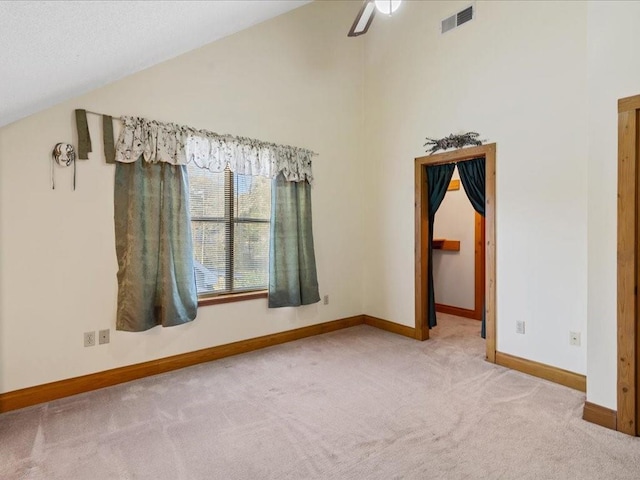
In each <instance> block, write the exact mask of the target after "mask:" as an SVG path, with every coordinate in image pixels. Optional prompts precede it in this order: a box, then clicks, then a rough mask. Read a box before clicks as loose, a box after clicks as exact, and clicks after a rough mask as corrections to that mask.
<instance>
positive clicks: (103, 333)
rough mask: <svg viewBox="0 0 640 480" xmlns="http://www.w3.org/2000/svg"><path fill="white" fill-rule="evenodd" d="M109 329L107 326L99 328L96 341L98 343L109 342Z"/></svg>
mask: <svg viewBox="0 0 640 480" xmlns="http://www.w3.org/2000/svg"><path fill="white" fill-rule="evenodd" d="M109 333H110V330H109V329H108V328H107V329H106V330H100V331H99V332H98V343H99V344H100V345H104V344H105V343H109V337H110V335H109Z"/></svg>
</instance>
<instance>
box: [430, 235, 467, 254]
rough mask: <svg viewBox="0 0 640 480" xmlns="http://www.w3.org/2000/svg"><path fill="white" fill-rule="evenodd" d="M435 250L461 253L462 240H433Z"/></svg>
mask: <svg viewBox="0 0 640 480" xmlns="http://www.w3.org/2000/svg"><path fill="white" fill-rule="evenodd" d="M433 249H434V250H447V251H449V252H459V251H460V240H447V239H446V238H434V239H433Z"/></svg>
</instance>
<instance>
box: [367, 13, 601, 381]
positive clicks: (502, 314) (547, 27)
mask: <svg viewBox="0 0 640 480" xmlns="http://www.w3.org/2000/svg"><path fill="white" fill-rule="evenodd" d="M468 3H469V2H464V1H462V2H405V3H403V4H402V8H401V9H400V10H398V12H397V13H396V14H394V16H393V17H392V18H391V19H389V18H384V17H382V16H380V17H377V18H376V23H375V25H374V27H375V28H372V29H371V30H370V31H369V33H367V43H366V46H365V62H366V64H365V65H366V67H365V68H366V69H365V79H366V81H365V138H366V139H367V143H366V147H365V157H366V158H367V162H368V164H369V171H370V176H369V177H368V179H367V180H368V184H367V191H370V192H376V194H375V195H373V196H371V197H370V198H369V199H368V203H369V205H370V208H369V210H368V211H369V212H375V214H373V213H372V214H370V215H368V217H367V223H366V230H367V233H368V239H369V243H368V248H367V250H366V260H365V276H364V278H365V299H364V302H365V313H367V314H369V315H374V316H377V317H381V318H384V319H388V320H390V321H394V322H397V323H400V324H403V325H411V326H412V325H413V324H414V170H413V168H414V167H413V159H414V158H415V157H418V156H422V155H424V154H425V149H424V147H423V144H424V142H425V137H426V136H429V137H441V136H445V135H447V134H449V133H452V132H461V131H469V130H475V131H478V132H479V133H480V134H481V137H482V138H485V139H487V140H488V141H489V142H496V144H497V161H496V162H497V178H496V183H497V185H496V188H497V194H496V195H497V211H496V222H497V322H498V323H497V348H498V350H499V351H502V352H504V353H509V354H513V355H517V356H519V357H523V358H527V359H531V360H535V361H538V362H542V363H545V364H548V365H553V366H556V367H560V368H563V369H566V370H570V371H573V372H578V373H585V372H586V348H585V347H586V326H587V324H586V318H587V171H586V168H585V165H586V163H587V143H588V135H587V106H586V98H587V78H586V72H587V41H586V39H587V30H586V26H587V19H586V16H587V6H586V3H584V2H529V1H510V2H481V1H478V2H476V3H475V5H476V9H477V10H476V11H477V17H476V19H475V20H473V21H472V22H470V23H468V24H466V25H463V26H461V27H460V28H459V29H456V30H454V31H451V32H449V33H447V34H445V35H441V34H440V33H439V23H440V20H441V19H443V18H445V17H447V16H449V15H451V14H453V13H455V12H456V11H458V10H459V9H461V8H464V7H466V6H467V5H468ZM518 320H523V321H525V322H526V334H525V335H518V334H516V333H515V331H516V321H518ZM572 330H577V331H581V332H582V339H583V343H582V346H581V347H573V346H570V345H569V331H572Z"/></svg>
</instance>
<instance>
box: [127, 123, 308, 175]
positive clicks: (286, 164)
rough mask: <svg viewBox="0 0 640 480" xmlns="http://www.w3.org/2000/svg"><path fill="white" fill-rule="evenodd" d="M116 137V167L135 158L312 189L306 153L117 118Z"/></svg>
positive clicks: (163, 124)
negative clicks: (279, 180) (281, 179)
mask: <svg viewBox="0 0 640 480" xmlns="http://www.w3.org/2000/svg"><path fill="white" fill-rule="evenodd" d="M121 120H122V124H123V126H122V131H121V132H120V137H119V138H118V142H117V144H116V161H118V162H124V163H131V162H135V161H136V160H138V159H139V158H140V157H141V156H142V158H144V160H145V161H147V162H151V163H157V162H167V163H170V164H172V165H186V164H187V163H190V162H193V163H194V164H195V165H197V166H198V167H200V168H206V169H208V170H211V171H212V172H222V171H223V170H224V169H225V168H226V167H227V165H228V166H229V169H230V170H231V171H233V172H236V173H239V174H244V175H254V176H263V177H269V178H275V177H276V176H277V175H278V174H279V173H280V172H282V173H283V174H284V177H285V178H286V179H287V180H288V181H293V182H300V181H304V180H306V181H308V182H309V183H312V181H313V175H312V173H311V158H312V157H313V155H315V154H314V153H313V152H312V151H311V150H306V149H303V148H297V147H291V146H288V145H277V144H274V143H269V142H263V141H260V140H255V139H252V138H246V137H236V136H233V135H219V134H217V133H214V132H209V131H207V130H198V129H195V128H192V127H187V126H182V125H176V124H174V123H162V122H156V121H155V120H148V119H145V118H140V117H121Z"/></svg>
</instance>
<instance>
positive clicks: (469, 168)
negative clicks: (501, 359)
mask: <svg viewBox="0 0 640 480" xmlns="http://www.w3.org/2000/svg"><path fill="white" fill-rule="evenodd" d="M458 172H459V173H460V180H461V181H462V186H463V187H464V191H465V192H466V194H467V197H469V201H470V202H471V205H473V208H474V209H475V211H476V212H478V213H479V214H480V215H482V216H483V217H484V212H485V210H484V204H485V195H484V190H485V182H484V179H485V168H484V158H474V159H473V160H467V161H466V162H459V163H458ZM480 336H481V337H482V338H486V304H485V305H483V307H482V328H481V330H480Z"/></svg>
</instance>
